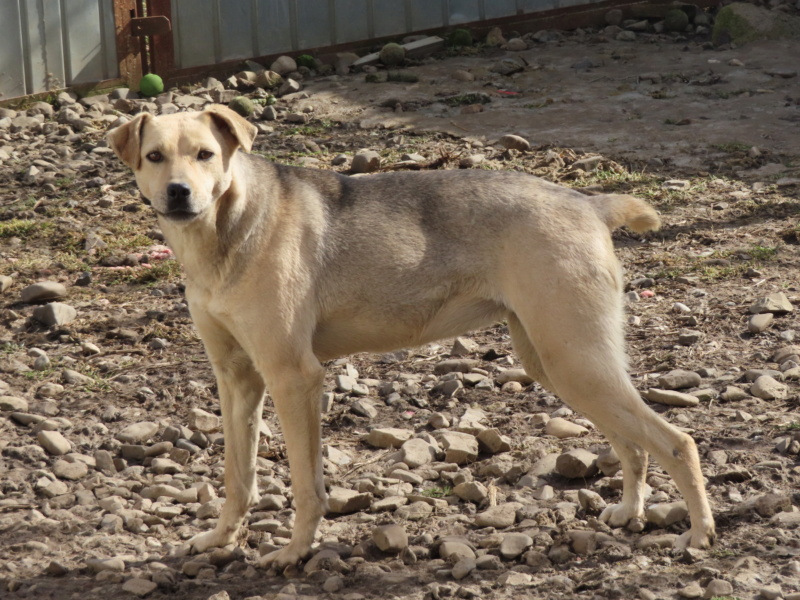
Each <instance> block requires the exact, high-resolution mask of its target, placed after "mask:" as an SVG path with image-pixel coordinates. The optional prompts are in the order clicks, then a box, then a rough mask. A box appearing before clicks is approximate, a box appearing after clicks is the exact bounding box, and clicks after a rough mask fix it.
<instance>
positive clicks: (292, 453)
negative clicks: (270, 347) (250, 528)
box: [260, 348, 327, 569]
mask: <svg viewBox="0 0 800 600" xmlns="http://www.w3.org/2000/svg"><path fill="white" fill-rule="evenodd" d="M284 352H285V355H287V356H296V357H297V358H296V359H295V360H294V361H292V362H291V363H287V362H286V360H285V359H284V360H281V361H279V364H272V365H269V366H268V368H267V369H265V374H266V377H267V381H268V384H269V392H270V395H271V396H272V401H273V402H274V404H275V408H276V410H277V412H278V418H279V419H280V422H281V429H282V431H283V436H284V440H285V441H286V453H287V455H288V458H289V469H290V471H291V476H292V493H293V494H294V503H295V509H296V511H297V513H296V516H295V526H294V531H293V532H292V539H291V541H290V542H289V544H288V545H287V546H285V547H284V548H281V549H280V550H277V551H275V552H272V553H270V554H267V555H266V556H264V557H263V558H262V559H261V561H260V562H261V565H262V566H276V567H278V568H280V569H283V568H284V567H286V566H288V565H293V564H295V563H297V562H298V561H300V560H302V559H304V558H305V557H307V556H308V554H309V552H310V551H311V544H312V543H313V541H314V535H315V534H316V532H317V527H318V526H319V522H320V520H321V519H322V516H323V515H324V514H325V511H326V510H327V496H326V494H325V483H324V481H323V475H322V439H321V437H322V432H321V416H320V412H321V411H320V397H321V395H322V389H323V383H324V374H325V371H324V369H323V368H322V365H320V364H319V361H317V359H316V357H314V355H313V354H312V353H311V351H310V350H309V351H308V352H307V353H306V354H305V355H303V353H302V351H299V352H296V353H295V352H293V351H292V350H291V349H289V348H285V349H284ZM298 355H300V356H298Z"/></svg>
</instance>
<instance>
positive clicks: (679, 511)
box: [645, 500, 689, 528]
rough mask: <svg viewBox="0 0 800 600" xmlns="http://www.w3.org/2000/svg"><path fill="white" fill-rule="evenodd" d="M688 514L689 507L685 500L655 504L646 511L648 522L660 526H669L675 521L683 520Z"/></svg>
mask: <svg viewBox="0 0 800 600" xmlns="http://www.w3.org/2000/svg"><path fill="white" fill-rule="evenodd" d="M687 516H689V509H688V508H687V507H686V502H684V501H683V500H679V501H677V502H665V503H661V504H653V505H652V506H650V507H648V508H647V510H646V511H645V518H646V519H647V522H648V523H652V524H653V525H655V526H656V527H659V528H663V527H669V526H670V525H672V524H673V523H678V522H680V521H683V520H684V519H685V518H686V517H687Z"/></svg>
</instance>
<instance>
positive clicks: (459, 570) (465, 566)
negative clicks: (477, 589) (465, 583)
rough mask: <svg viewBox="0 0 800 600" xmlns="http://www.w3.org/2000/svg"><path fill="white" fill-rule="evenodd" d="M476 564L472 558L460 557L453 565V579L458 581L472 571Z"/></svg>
mask: <svg viewBox="0 0 800 600" xmlns="http://www.w3.org/2000/svg"><path fill="white" fill-rule="evenodd" d="M477 566H478V564H477V562H476V561H475V559H474V558H469V557H467V558H462V559H461V560H459V561H458V562H456V564H454V565H453V570H452V575H453V579H455V580H456V581H460V580H461V579H464V578H465V577H467V576H468V575H469V574H470V573H472V572H473V571H474V570H475V569H476V567H477Z"/></svg>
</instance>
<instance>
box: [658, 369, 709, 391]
mask: <svg viewBox="0 0 800 600" xmlns="http://www.w3.org/2000/svg"><path fill="white" fill-rule="evenodd" d="M701 381H702V378H701V377H700V375H699V374H697V373H695V372H694V371H684V370H682V369H676V370H674V371H670V372H669V373H667V374H666V375H662V376H661V377H659V378H658V387H660V388H662V389H665V390H683V389H686V388H692V387H698V386H699V385H700V383H701Z"/></svg>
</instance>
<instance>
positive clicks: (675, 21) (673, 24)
mask: <svg viewBox="0 0 800 600" xmlns="http://www.w3.org/2000/svg"><path fill="white" fill-rule="evenodd" d="M688 26H689V15H687V14H686V13H685V12H684V11H682V10H681V9H680V8H673V9H672V10H670V11H669V12H668V13H667V14H666V15H665V16H664V29H666V30H667V31H676V32H683V31H686V28H687V27H688Z"/></svg>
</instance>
